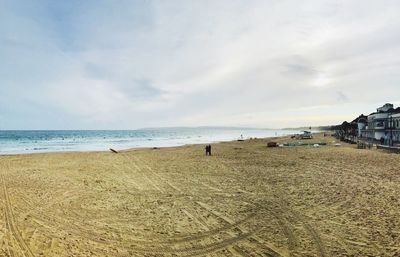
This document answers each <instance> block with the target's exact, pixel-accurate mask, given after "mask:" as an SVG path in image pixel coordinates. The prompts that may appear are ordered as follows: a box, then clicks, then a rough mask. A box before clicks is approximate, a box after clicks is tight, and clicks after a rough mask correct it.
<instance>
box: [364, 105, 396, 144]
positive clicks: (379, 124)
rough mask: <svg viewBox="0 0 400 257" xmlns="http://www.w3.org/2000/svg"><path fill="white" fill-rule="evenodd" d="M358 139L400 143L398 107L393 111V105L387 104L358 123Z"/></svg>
mask: <svg viewBox="0 0 400 257" xmlns="http://www.w3.org/2000/svg"><path fill="white" fill-rule="evenodd" d="M358 127H359V137H360V138H366V139H370V140H381V139H384V140H385V142H389V143H390V144H391V143H392V142H400V107H398V108H396V109H394V106H393V104H390V103H387V104H385V105H383V106H382V107H379V108H377V109H376V112H373V113H371V114H370V115H368V117H367V120H366V123H365V121H364V119H360V122H358Z"/></svg>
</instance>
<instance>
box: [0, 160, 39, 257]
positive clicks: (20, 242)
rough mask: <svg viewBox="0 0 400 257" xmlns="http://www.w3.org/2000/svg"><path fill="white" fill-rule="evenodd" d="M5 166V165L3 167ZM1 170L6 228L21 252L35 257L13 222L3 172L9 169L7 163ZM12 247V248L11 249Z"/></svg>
mask: <svg viewBox="0 0 400 257" xmlns="http://www.w3.org/2000/svg"><path fill="white" fill-rule="evenodd" d="M4 166H6V167H4ZM4 166H3V168H5V169H4V170H3V172H2V173H1V180H2V184H3V195H4V200H5V219H6V224H7V228H8V229H9V231H10V233H11V237H13V238H15V240H16V242H17V244H18V246H19V248H20V249H21V250H22V254H23V256H25V257H35V255H34V254H33V252H32V251H31V249H30V248H29V246H28V245H27V244H26V242H25V241H24V239H23V238H22V235H21V232H20V231H19V230H18V227H17V225H16V224H15V216H14V213H13V210H12V206H11V200H10V195H9V193H8V189H7V181H6V177H5V173H6V172H7V171H6V170H9V168H10V167H9V163H7V165H4ZM13 250H14V249H12V251H13Z"/></svg>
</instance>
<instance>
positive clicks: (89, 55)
mask: <svg viewBox="0 0 400 257" xmlns="http://www.w3.org/2000/svg"><path fill="white" fill-rule="evenodd" d="M399 13H400V2H398V1H394V0H383V1H372V0H367V1H361V0H354V1H327V0H311V1H307V2H299V1H294V0H291V1H289V0H283V1H275V0H269V1H264V0H250V1H245V0H235V1H227V0H219V1H208V0H206V1H151V0H148V1H144V0H136V1H118V2H115V1H106V0H100V1H94V0H88V1H77V0H71V1H51V0H40V1H22V0H20V1H12V0H3V1H0V56H1V60H2V61H1V62H0V130H11V129H19V130H30V129H49V130H63V129H67V130H70V129H80V130H87V129H91V130H99V129H112V130H126V129H139V128H149V127H157V128H160V127H199V126H213V127H215V126H222V127H246V128H270V129H279V128H297V127H308V126H312V127H315V126H325V125H334V124H339V123H341V122H342V121H344V120H348V121H350V120H352V119H353V118H355V117H356V116H358V115H359V114H361V113H364V114H368V113H371V112H373V111H374V110H375V109H376V108H377V107H379V106H381V105H383V104H384V103H386V102H391V103H393V104H395V105H396V106H398V105H400V90H399V84H400V83H399V82H400V73H399V68H400V61H399V60H398V56H400V44H399V42H400V16H399V15H398V14H399Z"/></svg>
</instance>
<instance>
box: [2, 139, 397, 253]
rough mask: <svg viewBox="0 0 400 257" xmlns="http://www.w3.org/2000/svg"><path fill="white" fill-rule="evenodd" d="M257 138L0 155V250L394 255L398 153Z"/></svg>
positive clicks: (395, 244) (328, 140) (32, 251)
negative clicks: (272, 143)
mask: <svg viewBox="0 0 400 257" xmlns="http://www.w3.org/2000/svg"><path fill="white" fill-rule="evenodd" d="M320 140H326V141H327V142H330V141H332V140H334V139H333V138H320V139H314V141H320ZM278 141H281V142H283V141H286V142H290V141H291V140H290V139H287V138H281V139H279V140H278ZM266 142H267V140H261V139H258V140H248V141H245V142H227V143H220V144H214V145H213V156H211V157H206V156H204V149H203V146H202V145H191V146H183V147H174V148H162V149H137V150H128V151H124V152H121V153H119V154H114V153H111V152H77V153H48V154H31V155H14V156H12V155H10V156H0V173H1V192H0V197H1V198H0V199H1V205H0V207H1V212H0V215H1V216H0V256H27V257H32V256H320V257H324V256H400V198H399V195H400V183H399V182H400V155H395V154H389V153H385V152H382V151H381V150H358V149H355V147H354V146H353V145H347V144H343V145H342V147H334V146H322V147H319V148H314V147H288V148H267V147H266ZM292 142H293V141H292Z"/></svg>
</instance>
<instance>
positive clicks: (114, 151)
mask: <svg viewBox="0 0 400 257" xmlns="http://www.w3.org/2000/svg"><path fill="white" fill-rule="evenodd" d="M110 151H111V152H113V153H118V151H117V150H114V149H112V148H110Z"/></svg>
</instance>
